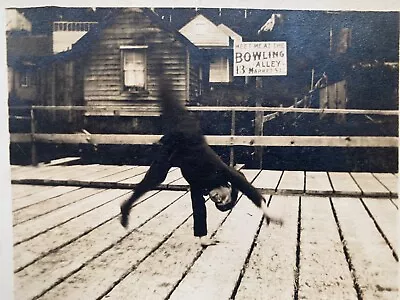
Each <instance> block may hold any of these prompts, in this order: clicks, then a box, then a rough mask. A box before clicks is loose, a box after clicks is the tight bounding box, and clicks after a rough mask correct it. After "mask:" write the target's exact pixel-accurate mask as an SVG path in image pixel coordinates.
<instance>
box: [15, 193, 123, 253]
mask: <svg viewBox="0 0 400 300" xmlns="http://www.w3.org/2000/svg"><path fill="white" fill-rule="evenodd" d="M128 193H129V192H126V193H125V194H123V195H121V196H118V197H117V198H114V199H111V200H109V201H106V202H104V203H102V204H100V205H99V206H96V207H93V208H91V209H89V210H87V211H85V212H83V213H80V214H78V215H76V216H74V217H72V218H69V219H67V220H65V221H63V222H61V223H58V224H56V225H54V226H51V227H48V228H46V229H45V230H42V231H39V232H37V233H35V234H34V235H32V236H30V237H28V238H25V239H23V240H21V241H19V242H16V243H14V246H17V245H19V244H22V243H24V242H26V241H29V240H31V239H33V238H35V237H37V236H39V235H41V234H43V233H46V232H48V231H49V230H51V229H53V228H56V227H58V226H60V225H63V224H65V223H67V222H69V221H71V220H74V219H76V218H78V217H80V216H83V215H85V214H87V213H89V212H91V211H93V210H95V209H97V208H99V207H102V206H104V205H106V204H108V203H111V202H112V201H115V200H117V199H119V198H121V197H123V196H126V194H128Z"/></svg>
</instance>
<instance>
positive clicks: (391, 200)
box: [364, 195, 399, 210]
mask: <svg viewBox="0 0 400 300" xmlns="http://www.w3.org/2000/svg"><path fill="white" fill-rule="evenodd" d="M364 198H365V197H364ZM396 198H397V195H396ZM389 200H390V202H392V204H393V205H394V206H395V207H396V209H397V210H398V209H399V207H398V206H397V204H396V203H395V202H394V201H393V199H392V198H390V199H389Z"/></svg>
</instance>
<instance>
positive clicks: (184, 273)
mask: <svg viewBox="0 0 400 300" xmlns="http://www.w3.org/2000/svg"><path fill="white" fill-rule="evenodd" d="M240 198H242V196H240ZM239 200H240V199H239ZM231 212H232V210H230V211H229V213H228V214H227V215H226V216H225V218H224V219H223V220H222V222H221V223H220V224H219V225H218V228H217V229H216V230H215V231H214V232H213V233H212V234H211V235H210V238H213V237H214V236H215V235H216V234H217V232H218V230H219V229H220V228H221V226H222V225H223V224H224V223H225V221H226V220H227V219H228V217H229V216H230V214H231ZM205 249H207V248H206V247H205V248H203V247H202V249H199V251H198V252H197V253H196V255H195V257H194V259H193V260H192V262H191V263H190V264H189V266H188V268H187V269H186V271H185V272H183V274H182V276H181V278H180V279H179V280H178V281H177V282H176V284H174V285H173V286H172V289H171V290H170V292H169V293H168V295H167V296H166V297H165V300H168V299H170V298H171V296H172V294H173V293H174V292H175V290H176V289H177V287H178V286H179V284H180V283H181V282H182V281H183V280H184V279H185V277H186V276H187V274H188V273H189V272H190V269H191V268H192V267H193V266H194V264H195V263H196V261H197V260H198V259H199V258H200V256H201V255H202V254H203V252H204V250H205Z"/></svg>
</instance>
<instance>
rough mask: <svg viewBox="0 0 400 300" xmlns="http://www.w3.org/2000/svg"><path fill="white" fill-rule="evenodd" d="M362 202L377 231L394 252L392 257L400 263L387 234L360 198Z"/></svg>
mask: <svg viewBox="0 0 400 300" xmlns="http://www.w3.org/2000/svg"><path fill="white" fill-rule="evenodd" d="M360 201H361V203H362V205H363V206H364V208H365V210H366V211H367V213H368V215H369V217H370V218H371V220H372V221H373V222H374V225H375V227H376V229H377V230H378V231H379V233H380V234H381V236H382V238H383V239H384V240H385V242H386V244H387V245H388V246H389V248H390V250H392V255H393V257H394V259H395V260H396V261H397V262H399V257H398V256H397V253H396V250H395V249H394V248H393V246H392V244H391V243H390V241H389V240H388V238H387V237H386V235H385V233H384V232H383V230H382V228H381V227H380V226H379V224H378V222H377V221H376V219H375V218H374V215H373V214H372V212H371V211H370V210H369V208H368V206H367V204H366V203H365V202H364V200H363V199H361V198H360Z"/></svg>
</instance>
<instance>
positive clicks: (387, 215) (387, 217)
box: [363, 198, 400, 255]
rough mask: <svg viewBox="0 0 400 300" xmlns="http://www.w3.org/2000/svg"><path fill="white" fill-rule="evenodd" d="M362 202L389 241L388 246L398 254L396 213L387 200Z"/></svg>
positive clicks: (367, 199)
mask: <svg viewBox="0 0 400 300" xmlns="http://www.w3.org/2000/svg"><path fill="white" fill-rule="evenodd" d="M363 202H364V203H365V205H366V206H367V207H368V210H369V211H370V212H371V214H372V216H373V218H374V219H375V221H376V222H377V223H378V226H379V228H380V229H381V230H382V232H383V234H384V235H385V236H386V238H387V239H388V240H389V243H390V245H391V246H392V247H393V249H394V250H395V251H396V254H397V255H398V254H400V252H399V234H398V227H396V224H397V221H398V219H397V218H398V211H397V210H396V209H395V207H394V206H393V204H392V203H391V202H390V200H389V199H371V198H364V199H363Z"/></svg>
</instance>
